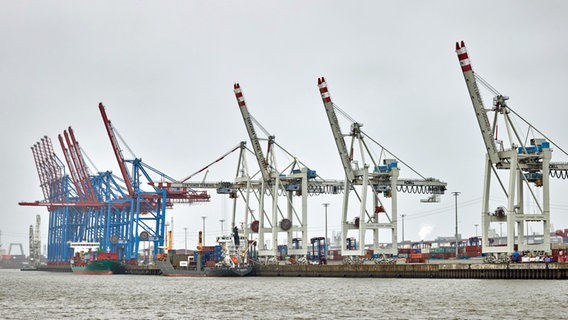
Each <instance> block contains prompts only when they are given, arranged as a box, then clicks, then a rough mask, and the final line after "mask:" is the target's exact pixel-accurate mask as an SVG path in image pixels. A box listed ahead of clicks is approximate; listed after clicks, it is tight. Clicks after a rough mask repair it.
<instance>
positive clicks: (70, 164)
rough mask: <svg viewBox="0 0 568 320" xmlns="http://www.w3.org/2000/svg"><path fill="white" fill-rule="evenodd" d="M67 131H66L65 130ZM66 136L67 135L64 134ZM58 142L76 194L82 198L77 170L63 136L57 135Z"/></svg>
mask: <svg viewBox="0 0 568 320" xmlns="http://www.w3.org/2000/svg"><path fill="white" fill-rule="evenodd" d="M65 133H67V132H65ZM66 138H67V136H66ZM58 139H59V143H60V144H61V150H63V156H64V157H65V162H67V167H68V168H69V174H70V175H71V180H72V181H73V184H74V185H75V191H76V192H77V196H79V198H80V199H84V197H85V195H84V194H83V188H82V186H81V184H80V181H79V177H78V175H77V171H76V168H75V165H74V164H73V161H72V160H71V156H70V154H69V150H68V149H67V148H66V147H65V143H64V142H63V137H62V136H61V135H58Z"/></svg>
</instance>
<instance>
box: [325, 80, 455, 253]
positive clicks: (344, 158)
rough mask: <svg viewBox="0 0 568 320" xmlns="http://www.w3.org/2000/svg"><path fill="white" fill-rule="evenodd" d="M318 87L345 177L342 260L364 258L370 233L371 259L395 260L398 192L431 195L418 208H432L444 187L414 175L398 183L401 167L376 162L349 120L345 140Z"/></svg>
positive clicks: (394, 161)
mask: <svg viewBox="0 0 568 320" xmlns="http://www.w3.org/2000/svg"><path fill="white" fill-rule="evenodd" d="M318 87H319V91H320V94H321V98H322V100H323V104H324V106H325V111H326V114H327V117H328V120H329V124H330V126H331V132H332V133H333V137H334V139H335V144H336V146H337V150H338V152H339V157H340V159H341V163H342V165H343V170H344V172H345V185H344V190H345V192H344V196H343V204H342V210H341V211H342V220H341V254H342V255H343V256H346V258H348V259H351V260H352V259H355V260H356V259H357V257H358V256H361V255H363V254H364V253H365V244H366V243H365V235H366V233H367V231H368V230H370V231H372V233H373V246H372V249H373V251H374V253H377V254H384V255H392V256H394V255H397V254H398V248H397V243H398V242H397V239H398V237H397V232H398V228H397V220H398V219H397V216H398V204H397V192H398V191H401V192H411V193H425V194H430V195H431V196H430V198H428V199H425V200H423V202H437V201H438V199H439V195H441V194H444V192H445V190H446V183H445V182H442V181H440V180H438V179H434V178H424V177H422V176H421V175H419V174H418V175H419V176H420V177H421V178H422V179H401V178H399V171H400V169H399V168H398V163H399V162H401V163H403V162H402V161H401V160H400V159H398V158H396V157H394V156H393V157H394V159H386V158H385V159H375V157H373V155H372V153H371V152H370V148H369V146H368V145H367V143H366V142H365V140H364V138H365V137H366V138H368V139H369V140H370V141H372V142H375V143H376V141H374V140H373V139H372V138H370V137H368V136H367V135H366V134H365V133H364V132H363V131H362V130H361V127H362V126H363V125H362V124H361V123H358V122H356V121H354V120H353V119H351V118H350V117H348V118H349V120H350V121H351V122H352V124H351V131H350V133H349V134H347V135H344V134H343V133H342V132H341V128H340V127H339V122H338V119H337V116H336V113H335V109H338V111H340V112H342V113H343V111H341V110H340V109H339V108H338V107H337V106H336V105H335V104H334V103H333V102H332V100H331V96H330V94H329V91H328V87H327V83H326V81H325V79H324V78H323V77H322V78H319V79H318ZM344 136H350V137H351V141H350V146H349V148H347V145H346V143H345V139H344ZM377 144H378V143H377ZM379 146H380V145H379ZM381 148H382V150H383V151H387V152H388V150H386V149H385V148H384V147H382V146H381ZM356 153H357V154H358V155H359V158H358V159H354V157H355V154H356ZM381 160H382V161H381ZM414 172H415V173H417V172H416V171H414ZM369 191H370V192H371V197H372V198H371V199H370V200H369V199H368V194H369ZM353 196H355V197H356V200H358V201H359V208H358V212H357V213H356V216H355V218H354V219H352V220H349V219H348V218H349V217H348V215H349V210H350V206H349V204H350V198H353ZM389 199H390V212H388V209H387V208H386V207H385V205H384V202H385V204H386V201H388V200H389ZM370 203H372V207H371V208H369V204H370ZM350 230H354V231H355V233H356V234H357V236H356V237H351V236H350V235H349V234H348V233H349V231H350ZM381 230H382V231H381ZM379 232H384V233H385V234H389V233H390V235H391V241H390V243H388V242H387V243H386V244H387V245H386V246H380V245H379Z"/></svg>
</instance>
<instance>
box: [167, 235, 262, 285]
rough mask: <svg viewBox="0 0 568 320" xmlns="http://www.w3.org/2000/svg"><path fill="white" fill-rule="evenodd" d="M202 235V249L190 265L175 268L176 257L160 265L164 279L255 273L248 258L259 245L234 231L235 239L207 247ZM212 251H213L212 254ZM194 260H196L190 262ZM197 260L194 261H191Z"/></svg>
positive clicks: (226, 239)
mask: <svg viewBox="0 0 568 320" xmlns="http://www.w3.org/2000/svg"><path fill="white" fill-rule="evenodd" d="M201 240H202V234H201V232H200V233H199V245H198V247H197V251H195V252H194V256H191V257H188V261H180V262H179V263H176V266H174V265H173V264H172V258H173V257H172V256H171V255H169V256H168V257H167V258H166V259H164V260H161V261H157V262H156V265H157V266H158V267H159V268H160V270H161V272H162V275H165V276H177V277H234V276H241V277H242V276H248V275H250V274H251V273H252V271H253V266H252V264H251V263H250V260H249V257H248V255H247V253H248V251H249V249H250V248H251V247H252V246H253V245H254V243H255V241H248V240H247V238H246V237H245V236H242V235H239V231H238V228H237V227H235V228H234V229H233V234H232V235H227V236H221V237H218V238H217V242H218V245H217V246H214V247H205V246H203V245H202V241H201ZM210 248H212V250H209V249H210ZM190 258H193V259H190ZM191 260H193V261H191Z"/></svg>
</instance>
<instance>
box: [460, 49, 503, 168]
mask: <svg viewBox="0 0 568 320" xmlns="http://www.w3.org/2000/svg"><path fill="white" fill-rule="evenodd" d="M456 53H457V55H458V59H459V61H460V65H461V69H462V72H463V76H464V78H465V83H466V85H467V90H468V91H469V96H470V98H471V102H472V103H473V109H474V111H475V116H476V117H477V122H478V124H479V129H480V130H481V135H482V136H483V142H484V143H485V148H486V150H487V155H488V156H489V160H490V161H491V163H493V164H494V165H496V164H498V163H500V162H501V160H500V158H499V154H498V151H497V146H496V144H495V138H494V136H493V130H492V129H491V125H490V124H489V119H488V117H487V111H486V110H485V107H484V106H483V100H482V99H481V95H480V93H479V88H478V86H477V82H476V80H475V75H474V73H473V69H472V68H471V61H470V60H469V56H468V54H467V49H466V47H465V43H464V42H463V41H462V42H461V45H460V43H458V42H456Z"/></svg>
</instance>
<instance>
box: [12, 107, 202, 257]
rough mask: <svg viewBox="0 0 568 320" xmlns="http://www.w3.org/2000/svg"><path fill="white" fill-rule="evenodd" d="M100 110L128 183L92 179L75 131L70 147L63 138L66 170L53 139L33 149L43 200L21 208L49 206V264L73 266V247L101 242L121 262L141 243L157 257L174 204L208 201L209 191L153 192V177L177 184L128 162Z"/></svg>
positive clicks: (109, 177)
mask: <svg viewBox="0 0 568 320" xmlns="http://www.w3.org/2000/svg"><path fill="white" fill-rule="evenodd" d="M99 109H100V110H101V114H102V115H103V120H104V121H105V126H106V128H107V133H108V134H109V137H110V139H111V145H112V146H113V149H114V151H115V154H116V155H117V160H118V161H119V166H120V168H121V172H122V174H123V179H120V178H118V177H116V176H114V175H113V174H112V172H110V171H106V172H99V173H97V174H89V173H88V170H87V167H86V165H85V163H84V161H83V159H82V155H81V152H80V148H79V145H78V142H77V141H76V140H75V137H74V134H73V132H72V130H71V128H69V133H68V132H67V131H65V132H64V135H65V141H66V142H67V146H66V145H65V143H64V142H63V138H62V137H61V135H60V136H59V140H60V143H61V147H62V150H63V154H64V155H65V160H66V162H67V171H66V168H65V165H64V164H63V162H62V161H60V159H59V158H58V157H57V155H56V154H55V152H54V150H53V146H52V144H51V140H50V139H49V138H48V137H44V138H42V139H41V141H40V142H38V143H36V144H35V145H34V146H33V147H32V153H33V155H34V160H35V163H36V168H37V171H38V175H39V179H40V186H41V188H42V191H43V195H44V200H42V201H35V202H20V205H23V206H46V207H47V209H48V212H49V219H48V221H49V230H48V254H47V256H48V264H50V265H58V264H61V265H66V264H69V261H70V260H71V258H72V256H73V249H72V248H71V247H70V243H71V242H82V241H86V242H97V243H99V246H100V248H101V249H103V250H104V251H106V252H117V253H119V257H121V259H123V260H125V261H127V262H131V263H134V262H136V261H137V258H138V252H139V249H140V243H141V242H142V241H146V242H152V247H153V254H154V255H156V254H158V253H159V252H160V250H162V248H163V247H164V244H165V239H164V238H165V223H166V210H167V209H168V208H171V207H172V206H173V204H174V203H193V202H198V201H208V200H209V195H208V194H207V192H196V191H194V190H192V189H187V188H158V187H154V186H153V184H152V181H155V179H152V178H151V174H153V175H154V176H156V175H158V176H159V179H161V181H169V182H177V181H175V180H174V179H172V178H171V177H169V176H167V175H166V174H164V173H162V172H160V171H158V170H156V169H154V168H152V167H150V166H149V165H147V164H144V163H143V162H142V161H141V160H140V159H134V160H124V158H123V157H122V153H121V152H120V148H119V146H118V142H117V140H116V138H115V136H114V131H113V129H112V126H111V125H110V120H108V118H107V117H106V113H105V112H104V107H103V106H102V104H100V105H99ZM69 136H70V137H71V139H69V138H68V137H69ZM144 180H146V181H145V182H144ZM144 183H146V184H149V185H150V187H149V190H143V189H142V188H141V186H142V185H143V184H144Z"/></svg>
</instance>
